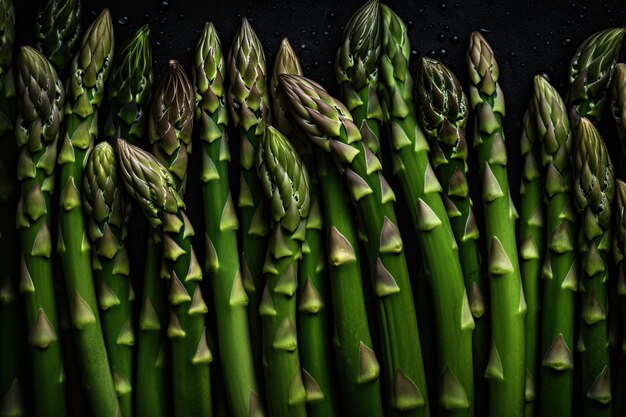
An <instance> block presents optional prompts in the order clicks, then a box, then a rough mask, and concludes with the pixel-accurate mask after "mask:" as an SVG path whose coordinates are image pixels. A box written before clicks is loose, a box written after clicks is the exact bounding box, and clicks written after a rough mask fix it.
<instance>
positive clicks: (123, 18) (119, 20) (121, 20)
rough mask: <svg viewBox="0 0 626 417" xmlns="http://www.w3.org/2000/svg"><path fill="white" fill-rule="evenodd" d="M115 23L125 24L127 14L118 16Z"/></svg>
mask: <svg viewBox="0 0 626 417" xmlns="http://www.w3.org/2000/svg"><path fill="white" fill-rule="evenodd" d="M117 23H119V24H120V25H125V24H126V23H128V16H120V18H119V19H117Z"/></svg>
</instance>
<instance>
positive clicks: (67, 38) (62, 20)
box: [35, 0, 83, 78]
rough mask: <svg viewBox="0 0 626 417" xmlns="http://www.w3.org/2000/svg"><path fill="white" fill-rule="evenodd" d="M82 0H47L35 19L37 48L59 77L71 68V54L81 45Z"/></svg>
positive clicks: (63, 75)
mask: <svg viewBox="0 0 626 417" xmlns="http://www.w3.org/2000/svg"><path fill="white" fill-rule="evenodd" d="M81 3H82V0H47V1H46V2H45V3H43V4H42V6H41V8H40V10H39V12H38V13H37V20H36V21H35V35H36V37H37V48H38V49H39V51H41V53H42V54H43V55H44V56H45V57H47V58H48V59H49V60H50V62H51V63H52V64H53V65H54V67H55V68H56V70H57V71H58V72H59V76H61V77H62V78H63V77H65V75H66V74H67V73H66V71H68V70H69V69H70V64H71V63H72V57H73V56H74V53H75V52H76V48H78V47H79V46H80V43H79V42H80V39H81V38H80V36H81V33H82V27H81V20H82V11H83V10H82V4H81Z"/></svg>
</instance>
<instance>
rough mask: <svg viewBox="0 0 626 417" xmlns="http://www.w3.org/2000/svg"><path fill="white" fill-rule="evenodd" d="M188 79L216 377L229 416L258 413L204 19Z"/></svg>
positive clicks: (213, 47) (219, 83) (220, 98)
mask: <svg viewBox="0 0 626 417" xmlns="http://www.w3.org/2000/svg"><path fill="white" fill-rule="evenodd" d="M194 64H195V65H194V67H193V80H194V86H195V89H196V100H197V101H196V120H197V121H199V122H200V137H201V139H202V150H201V152H202V174H201V177H200V179H201V180H202V183H203V189H202V191H203V198H204V218H205V227H206V236H205V239H206V246H207V263H206V267H205V270H206V272H207V273H208V275H209V278H210V280H211V285H212V289H213V291H212V292H213V295H214V303H215V314H216V321H217V323H218V325H217V332H218V335H217V342H218V344H219V352H220V359H221V365H222V378H223V381H224V383H225V385H226V393H227V399H228V404H229V408H230V410H232V411H231V412H232V415H235V416H241V417H247V416H259V417H260V416H264V415H265V413H264V411H263V404H262V400H261V397H260V395H259V388H258V384H257V375H256V373H255V369H254V361H253V358H252V347H251V346H250V329H249V327H248V314H247V305H248V295H247V294H246V291H245V288H244V286H243V278H242V275H241V266H240V264H239V249H238V244H237V230H238V228H239V220H238V219H237V214H236V212H235V206H234V203H233V198H232V194H231V191H230V184H229V176H228V170H229V166H230V151H229V148H228V136H227V135H226V132H225V129H226V125H227V124H228V113H227V111H228V110H227V108H226V103H225V93H226V91H225V89H224V77H225V71H226V66H225V63H224V55H223V53H222V46H221V42H220V39H219V37H218V34H217V31H216V30H215V26H213V24H212V23H207V24H206V25H205V27H204V31H203V32H202V35H201V36H200V40H199V41H198V45H197V46H196V53H195V61H194Z"/></svg>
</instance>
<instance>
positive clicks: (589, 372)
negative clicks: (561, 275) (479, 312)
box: [572, 117, 615, 416]
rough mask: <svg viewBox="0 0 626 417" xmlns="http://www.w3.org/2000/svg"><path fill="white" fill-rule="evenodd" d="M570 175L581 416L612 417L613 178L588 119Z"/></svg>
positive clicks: (579, 133)
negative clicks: (577, 261)
mask: <svg viewBox="0 0 626 417" xmlns="http://www.w3.org/2000/svg"><path fill="white" fill-rule="evenodd" d="M572 173H573V177H574V190H573V197H574V203H575V205H576V209H577V210H578V213H579V214H580V218H581V222H582V224H581V227H580V232H579V235H578V250H579V251H580V254H581V262H582V264H581V266H582V273H581V277H582V278H581V282H580V283H579V289H580V291H581V294H580V297H581V298H580V302H581V308H580V316H581V317H580V318H581V326H580V338H579V339H578V345H577V348H578V351H579V352H580V357H581V370H582V379H581V381H580V383H581V384H582V392H583V394H584V398H583V411H584V414H585V415H586V416H610V415H612V404H611V400H612V398H611V376H610V361H609V350H608V332H607V325H606V314H607V309H608V308H607V307H608V306H607V294H606V282H607V280H608V278H609V272H608V266H607V255H608V254H607V252H608V251H609V249H610V242H611V223H610V221H611V204H612V202H613V194H614V191H615V183H614V181H615V179H614V174H613V164H612V163H611V159H610V157H609V153H608V150H607V149H606V146H605V145H604V142H603V141H602V138H601V137H600V134H599V133H598V131H597V130H596V128H595V127H594V126H593V124H592V122H591V121H590V120H588V119H587V118H584V117H583V118H581V119H580V122H579V125H578V131H577V132H576V140H575V143H574V154H573V158H572Z"/></svg>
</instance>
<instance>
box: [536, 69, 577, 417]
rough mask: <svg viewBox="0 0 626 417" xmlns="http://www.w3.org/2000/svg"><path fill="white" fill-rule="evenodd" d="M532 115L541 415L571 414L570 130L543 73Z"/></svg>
mask: <svg viewBox="0 0 626 417" xmlns="http://www.w3.org/2000/svg"><path fill="white" fill-rule="evenodd" d="M533 107H534V109H535V112H534V114H533V115H532V118H531V119H529V120H528V122H529V123H531V124H532V125H533V126H534V129H535V134H536V141H537V143H538V144H539V145H540V146H541V163H542V166H543V171H541V170H539V175H542V174H543V178H544V181H545V183H544V188H543V195H544V198H545V201H546V208H545V213H546V217H545V233H546V245H545V255H544V262H543V268H542V276H543V278H544V280H543V283H542V288H543V300H544V302H543V304H542V312H541V323H542V325H541V342H540V352H541V355H542V356H541V361H540V362H539V363H540V364H541V367H540V370H539V380H540V381H541V386H542V388H541V392H542V393H545V394H544V395H540V396H539V400H538V401H539V402H538V406H537V408H538V411H539V415H541V416H554V415H560V416H563V417H567V416H571V415H572V394H573V383H574V378H573V377H574V373H573V369H574V361H573V357H572V349H573V347H574V308H575V291H576V290H577V288H578V263H577V261H576V252H575V250H574V242H575V236H576V221H577V217H578V215H577V214H576V212H575V210H574V208H573V202H572V201H571V198H572V197H571V193H570V191H571V189H572V188H571V187H572V177H571V174H570V158H571V151H572V144H573V140H572V134H571V130H570V126H569V121H568V117H567V108H566V107H565V103H564V102H563V100H562V99H561V97H560V96H559V93H557V91H556V90H555V89H554V87H552V86H551V85H550V83H549V82H548V81H547V80H546V79H545V78H543V77H539V76H536V77H535V80H534V96H533Z"/></svg>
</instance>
